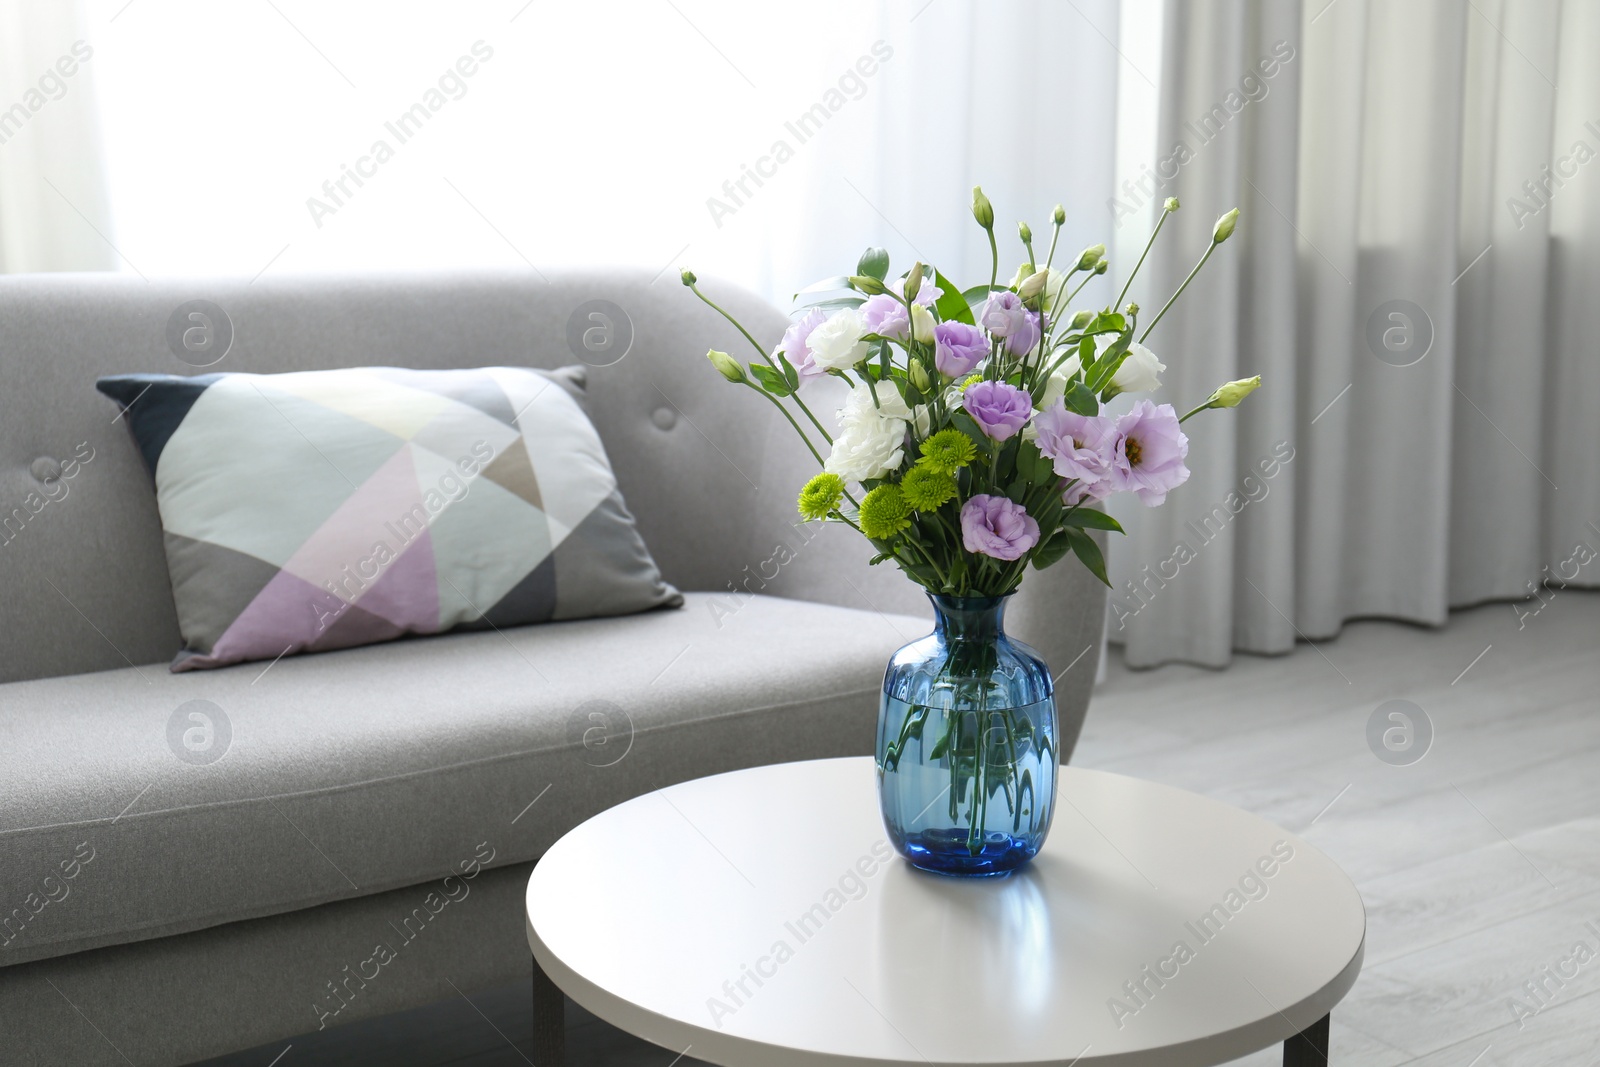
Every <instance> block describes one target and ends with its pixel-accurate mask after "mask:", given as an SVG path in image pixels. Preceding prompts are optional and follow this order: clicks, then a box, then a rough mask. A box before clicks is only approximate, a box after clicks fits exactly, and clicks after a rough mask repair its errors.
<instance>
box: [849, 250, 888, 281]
mask: <svg viewBox="0 0 1600 1067" xmlns="http://www.w3.org/2000/svg"><path fill="white" fill-rule="evenodd" d="M856 274H858V275H864V276H866V277H868V278H876V279H878V280H879V281H880V282H881V281H883V279H884V278H885V277H887V276H888V274H889V251H888V249H885V248H869V249H867V250H866V251H865V252H863V253H861V259H860V260H859V261H857V263H856Z"/></svg>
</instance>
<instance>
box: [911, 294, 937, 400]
mask: <svg viewBox="0 0 1600 1067" xmlns="http://www.w3.org/2000/svg"><path fill="white" fill-rule="evenodd" d="M911 317H912V319H913V320H914V319H915V318H916V312H915V311H913V312H912V313H911ZM929 317H930V318H931V317H932V316H929ZM918 340H921V338H918ZM906 373H907V375H909V376H910V378H911V384H912V385H914V386H916V387H917V391H918V392H919V393H922V394H924V395H926V394H927V392H928V387H929V386H930V385H932V384H933V382H932V381H931V380H929V378H928V369H927V368H926V367H924V366H923V365H922V361H921V360H920V359H914V360H912V361H911V368H910V369H909V370H908V371H907V372H906Z"/></svg>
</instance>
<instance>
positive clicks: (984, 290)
mask: <svg viewBox="0 0 1600 1067" xmlns="http://www.w3.org/2000/svg"><path fill="white" fill-rule="evenodd" d="M1005 291H1006V287H1005V286H1004V285H998V284H997V285H974V286H973V287H972V288H971V289H968V290H967V291H966V292H964V293H962V294H961V299H963V300H965V301H966V302H967V306H968V307H969V308H976V307H979V306H980V305H982V304H983V302H984V301H985V300H988V299H989V294H990V293H1003V292H1005Z"/></svg>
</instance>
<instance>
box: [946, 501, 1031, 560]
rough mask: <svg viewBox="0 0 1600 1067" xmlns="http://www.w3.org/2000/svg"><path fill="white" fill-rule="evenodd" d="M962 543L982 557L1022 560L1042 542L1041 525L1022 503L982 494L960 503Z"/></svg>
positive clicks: (969, 550) (968, 549)
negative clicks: (1040, 538)
mask: <svg viewBox="0 0 1600 1067" xmlns="http://www.w3.org/2000/svg"><path fill="white" fill-rule="evenodd" d="M961 543H962V544H963V545H965V546H966V549H967V551H968V552H976V553H978V554H979V555H981V556H991V557H993V558H995V559H1003V560H1014V559H1020V558H1021V557H1022V556H1023V555H1024V554H1026V553H1027V551H1028V550H1029V549H1031V548H1032V547H1033V546H1034V545H1036V544H1038V543H1039V524H1038V523H1037V522H1035V521H1034V518H1033V516H1032V515H1029V514H1028V512H1027V509H1026V508H1024V507H1023V506H1022V505H1021V504H1014V503H1012V502H1011V501H1010V500H1008V499H1007V498H1005V497H1003V496H990V495H989V494H986V493H980V494H979V495H977V496H975V497H973V498H972V499H971V500H968V501H967V502H966V503H965V504H963V505H961Z"/></svg>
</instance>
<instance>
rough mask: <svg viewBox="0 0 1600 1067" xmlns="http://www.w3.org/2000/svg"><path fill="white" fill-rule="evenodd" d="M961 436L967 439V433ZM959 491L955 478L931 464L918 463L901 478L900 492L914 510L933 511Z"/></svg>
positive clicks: (969, 444) (969, 443)
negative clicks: (935, 468)
mask: <svg viewBox="0 0 1600 1067" xmlns="http://www.w3.org/2000/svg"><path fill="white" fill-rule="evenodd" d="M961 437H962V440H966V434H962V435H961ZM968 446H969V447H970V446H971V442H968ZM957 491H958V490H957V488H956V480H955V479H954V478H952V477H951V476H950V475H948V474H945V473H944V472H943V471H937V470H934V469H933V467H931V466H923V465H921V464H918V465H917V466H915V467H912V468H911V469H910V470H908V471H906V476H905V477H904V478H901V479H900V492H901V494H902V495H903V496H904V497H905V498H906V503H907V504H908V505H910V507H911V510H912V511H933V510H934V509H936V508H937V507H938V506H939V505H940V504H943V503H944V502H945V501H946V500H952V499H954V498H955V495H956V493H957Z"/></svg>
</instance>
